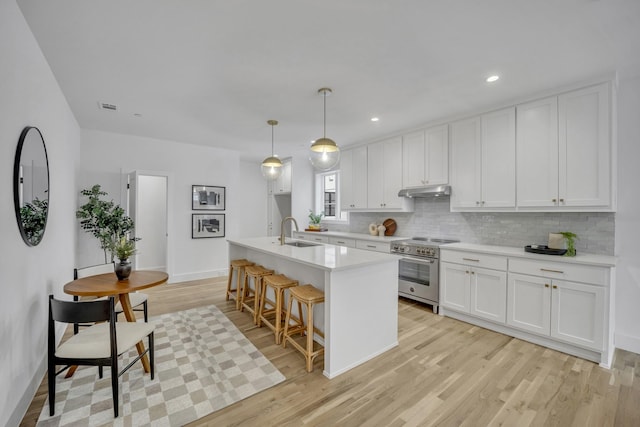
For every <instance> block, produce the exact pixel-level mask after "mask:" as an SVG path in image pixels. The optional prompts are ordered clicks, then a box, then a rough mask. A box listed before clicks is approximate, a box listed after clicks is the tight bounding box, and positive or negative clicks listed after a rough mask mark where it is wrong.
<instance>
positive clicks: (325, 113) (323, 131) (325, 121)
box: [322, 90, 327, 138]
mask: <svg viewBox="0 0 640 427" xmlns="http://www.w3.org/2000/svg"><path fill="white" fill-rule="evenodd" d="M322 98H323V101H324V102H323V104H324V125H323V126H324V129H323V130H322V137H323V138H326V137H327V91H326V90H325V91H324V92H322Z"/></svg>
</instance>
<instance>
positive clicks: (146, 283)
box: [63, 270, 169, 372]
mask: <svg viewBox="0 0 640 427" xmlns="http://www.w3.org/2000/svg"><path fill="white" fill-rule="evenodd" d="M168 279H169V275H168V274H167V273H165V272H163V271H151V270H134V271H132V272H131V275H130V276H129V278H128V279H125V280H118V278H117V277H116V274H115V273H106V274H97V275H95V276H88V277H83V278H82V279H76V280H74V281H71V282H69V283H67V284H66V285H64V288H63V289H64V292H65V293H67V294H69V295H75V296H79V297H102V296H111V295H117V296H118V298H119V300H120V303H121V304H122V311H123V312H124V316H125V317H126V319H127V321H128V322H135V321H136V316H135V313H134V312H133V307H131V301H130V300H129V293H131V292H136V291H139V290H142V289H147V288H151V287H153V286H158V285H161V284H163V283H165V282H166V281H167V280H168ZM136 348H137V349H138V354H142V353H144V351H145V350H144V343H143V342H142V341H140V342H139V343H138V344H136ZM141 361H142V366H143V367H144V371H145V372H149V371H150V366H149V359H148V358H147V355H146V354H145V355H144V356H143V357H142V359H141Z"/></svg>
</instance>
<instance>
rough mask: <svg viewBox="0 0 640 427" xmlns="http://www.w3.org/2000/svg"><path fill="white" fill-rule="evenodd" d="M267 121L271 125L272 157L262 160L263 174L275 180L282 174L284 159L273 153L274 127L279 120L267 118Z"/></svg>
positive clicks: (270, 179)
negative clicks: (281, 159)
mask: <svg viewBox="0 0 640 427" xmlns="http://www.w3.org/2000/svg"><path fill="white" fill-rule="evenodd" d="M267 123H268V124H269V126H271V157H267V158H266V159H264V160H263V161H262V176H264V177H265V178H266V179H268V180H269V181H273V180H276V179H278V178H279V177H280V175H282V161H280V159H279V158H277V157H275V156H274V155H273V127H274V126H275V125H277V124H278V121H277V120H267Z"/></svg>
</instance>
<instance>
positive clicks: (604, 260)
mask: <svg viewBox="0 0 640 427" xmlns="http://www.w3.org/2000/svg"><path fill="white" fill-rule="evenodd" d="M440 249H441V250H445V249H450V250H454V251H470V252H478V253H483V254H492V255H503V256H510V257H520V258H528V259H534V260H538V261H549V262H564V263H568V264H586V265H595V266H602V267H615V266H616V258H615V257H613V256H608V255H594V254H581V253H580V252H578V253H577V254H576V256H575V257H566V256H558V255H543V254H534V253H531V252H525V250H524V247H521V248H517V247H512V246H493V245H477V244H473V243H449V244H447V245H443V246H441V247H440Z"/></svg>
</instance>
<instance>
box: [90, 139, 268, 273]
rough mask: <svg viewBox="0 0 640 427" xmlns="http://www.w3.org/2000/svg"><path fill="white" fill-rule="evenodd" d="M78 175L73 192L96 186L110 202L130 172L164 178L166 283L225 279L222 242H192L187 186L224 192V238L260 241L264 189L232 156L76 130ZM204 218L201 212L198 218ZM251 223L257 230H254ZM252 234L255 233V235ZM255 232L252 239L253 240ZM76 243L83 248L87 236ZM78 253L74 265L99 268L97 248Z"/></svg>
mask: <svg viewBox="0 0 640 427" xmlns="http://www.w3.org/2000/svg"><path fill="white" fill-rule="evenodd" d="M81 165H82V172H81V173H80V178H79V182H78V186H79V187H78V190H79V189H81V188H88V187H91V186H92V185H93V184H101V185H102V186H103V187H104V189H106V190H107V191H108V192H109V195H110V197H112V198H113V199H114V201H119V200H121V199H122V198H123V196H122V194H121V193H122V190H121V185H120V183H121V177H122V174H126V173H129V172H132V171H134V170H143V171H144V170H147V171H155V172H162V171H164V172H166V173H168V174H170V176H169V192H168V204H169V220H168V222H169V227H168V233H169V265H168V272H169V274H170V279H169V280H170V281H171V282H178V281H186V280H195V279H200V278H205V277H213V276H219V275H226V274H227V269H228V267H229V266H228V255H227V241H226V239H225V238H209V239H192V238H191V215H192V213H198V212H201V213H203V211H192V210H191V186H192V185H215V186H221V187H226V210H225V211H224V212H219V213H224V214H225V222H226V237H227V238H229V237H236V238H237V237H241V236H245V235H247V233H250V234H252V235H255V234H258V235H264V230H265V225H264V224H265V222H264V221H265V219H264V218H265V217H266V202H265V200H266V184H265V182H264V180H263V179H262V176H261V175H260V168H259V166H258V165H254V164H251V163H246V162H241V161H240V158H239V154H238V153H237V152H233V151H228V150H221V149H216V148H208V147H203V146H199V145H191V144H183V143H178V142H174V141H165V140H158V139H151V138H143V137H138V136H133V135H121V134H115V133H109V132H102V131H95V130H86V129H83V130H82V149H81ZM204 213H206V212H204ZM257 223H259V224H260V226H259V227H258V226H257ZM258 229H260V232H259V233H258V232H257V231H258ZM254 232H255V234H254ZM82 234H85V236H81V238H80V239H79V248H85V247H86V244H87V239H89V241H95V238H92V237H91V236H89V235H88V234H87V233H82ZM91 243H92V244H93V245H94V247H93V248H92V249H82V250H80V251H79V253H78V264H79V265H85V264H86V265H91V263H94V264H95V263H96V262H93V260H96V261H97V263H99V262H102V261H101V260H102V258H101V257H102V255H101V252H100V251H99V250H96V248H97V247H98V245H97V243H95V242H91Z"/></svg>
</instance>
